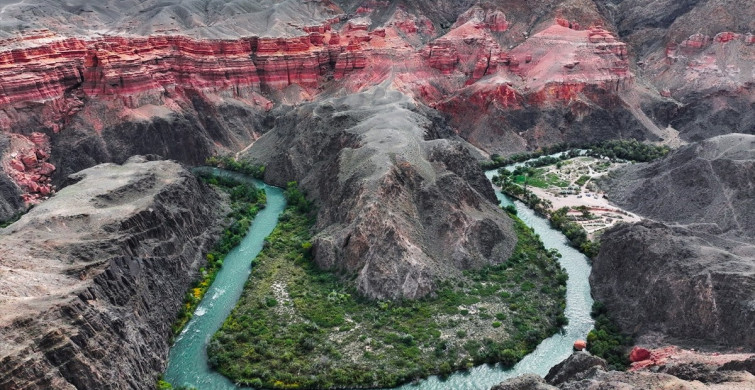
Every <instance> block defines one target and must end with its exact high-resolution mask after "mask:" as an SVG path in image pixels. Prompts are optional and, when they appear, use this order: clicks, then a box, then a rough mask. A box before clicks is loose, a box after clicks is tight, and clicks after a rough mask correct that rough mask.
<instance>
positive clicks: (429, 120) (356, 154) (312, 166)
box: [243, 85, 516, 299]
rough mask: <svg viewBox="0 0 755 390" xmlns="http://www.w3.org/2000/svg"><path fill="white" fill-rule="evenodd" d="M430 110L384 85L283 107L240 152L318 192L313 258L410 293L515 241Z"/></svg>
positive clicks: (374, 294) (498, 258)
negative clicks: (264, 130)
mask: <svg viewBox="0 0 755 390" xmlns="http://www.w3.org/2000/svg"><path fill="white" fill-rule="evenodd" d="M432 115H433V113H432V112H431V111H429V110H428V109H427V108H423V107H422V106H421V105H418V104H417V103H415V102H413V101H412V100H411V99H409V98H407V97H406V96H404V95H402V94H401V93H399V92H397V91H395V90H392V89H391V88H390V87H388V86H385V85H383V86H380V87H376V88H374V89H372V90H370V91H366V92H363V93H360V94H356V95H351V96H349V97H346V98H338V99H329V100H325V101H323V102H321V103H317V104H315V103H313V104H307V105H304V106H302V107H300V108H298V109H296V110H293V111H292V112H291V113H289V114H288V115H286V116H284V117H282V118H280V119H279V120H278V121H277V123H276V126H275V128H273V129H272V130H271V131H269V132H268V133H266V134H265V135H264V136H262V138H260V139H259V140H258V141H257V142H256V143H255V144H254V145H253V146H252V148H251V149H250V150H249V151H248V152H247V153H246V154H244V155H243V158H249V159H251V160H253V161H255V162H257V163H264V164H265V165H266V167H267V168H266V170H265V179H266V180H269V181H271V182H273V183H275V184H285V183H286V182H287V181H291V180H296V181H298V182H299V183H300V185H301V187H302V188H304V189H305V190H307V191H308V192H309V195H310V196H311V197H312V198H313V199H315V200H316V201H317V205H318V206H319V213H318V218H317V226H316V229H317V231H318V233H317V235H316V236H315V238H314V240H313V250H314V257H315V261H316V262H317V264H318V265H319V266H320V267H321V268H323V269H332V270H342V271H345V272H346V273H347V274H351V275H356V284H357V287H358V290H359V291H360V292H361V293H363V294H364V295H365V296H368V297H371V298H380V299H385V298H390V299H395V298H412V299H413V298H420V297H423V296H427V295H429V294H432V293H433V291H434V289H435V287H436V285H437V282H438V281H440V280H443V279H445V278H447V277H451V276H453V275H455V274H458V273H459V272H461V270H464V269H469V268H479V267H482V266H484V265H486V264H495V263H500V262H503V261H505V260H506V259H507V258H508V257H509V255H510V254H511V252H512V250H513V246H514V243H515V242H516V237H515V235H514V233H513V230H512V226H511V221H510V220H509V219H508V218H507V217H506V216H505V215H504V214H503V213H501V211H500V210H499V209H497V208H496V207H495V203H496V202H495V195H494V194H493V192H492V188H491V187H490V185H489V183H488V182H486V179H485V176H484V175H483V172H482V171H481V170H480V169H479V167H478V166H477V164H476V163H475V160H474V158H473V157H472V155H471V154H470V152H469V151H468V150H467V149H466V148H465V147H464V146H463V142H460V141H449V140H445V139H433V138H435V137H437V136H438V135H439V134H444V133H446V134H447V133H449V132H450V130H447V129H445V128H444V127H443V124H442V120H441V119H440V118H437V117H433V116H432ZM280 151H283V152H282V153H281V152H280Z"/></svg>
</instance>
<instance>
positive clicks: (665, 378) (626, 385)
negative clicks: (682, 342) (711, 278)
mask: <svg viewBox="0 0 755 390" xmlns="http://www.w3.org/2000/svg"><path fill="white" fill-rule="evenodd" d="M751 361H752V358H751V357H750V358H747V357H743V356H742V355H727V356H724V355H721V356H713V355H703V354H695V353H684V352H683V351H677V352H676V353H675V354H674V355H673V358H671V359H668V360H667V361H663V362H659V365H656V366H653V367H652V370H651V369H650V367H647V368H645V369H640V370H633V371H629V372H622V371H608V370H606V362H605V360H603V359H601V358H598V357H595V356H592V355H590V354H588V353H586V352H575V353H574V354H572V355H571V356H570V357H568V358H567V359H566V360H564V361H563V362H561V363H559V364H558V365H556V366H555V367H553V368H552V369H551V370H550V372H548V375H547V376H546V377H545V380H543V378H540V377H539V376H537V375H522V376H519V377H516V378H512V379H509V380H507V381H504V382H502V383H501V384H499V385H496V386H493V387H492V388H491V390H509V389H511V390H598V389H600V390H624V389H671V388H673V389H690V390H692V389H695V390H697V389H700V390H702V389H721V390H739V389H741V390H745V389H750V388H752V386H755V376H754V375H753V374H752V373H751V372H749V371H748V368H749V364H750V363H749V362H751Z"/></svg>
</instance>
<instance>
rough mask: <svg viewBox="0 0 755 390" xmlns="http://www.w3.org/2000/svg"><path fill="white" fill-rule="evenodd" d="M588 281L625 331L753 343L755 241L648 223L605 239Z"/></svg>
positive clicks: (613, 232)
mask: <svg viewBox="0 0 755 390" xmlns="http://www.w3.org/2000/svg"><path fill="white" fill-rule="evenodd" d="M590 283H591V286H592V292H593V296H594V297H595V299H596V300H598V301H601V302H603V303H605V304H606V307H607V308H608V311H609V313H611V316H612V317H613V318H614V319H615V320H616V321H617V323H618V325H619V326H620V327H621V329H622V330H623V331H624V332H626V333H629V334H634V335H643V334H647V333H648V332H651V331H657V332H660V333H662V334H665V335H668V336H672V337H675V338H678V339H681V340H686V342H685V344H687V343H694V342H697V341H701V340H704V341H706V342H707V343H713V344H719V345H728V346H732V347H734V346H747V347H749V348H755V337H753V335H755V333H754V332H753V329H755V246H754V245H752V244H751V243H750V244H747V243H744V242H739V241H731V240H726V239H723V238H720V237H717V236H714V235H709V234H705V233H701V232H699V231H694V230H691V229H687V228H683V227H671V226H667V225H665V224H662V223H658V222H650V221H644V222H640V223H638V224H634V225H620V226H617V227H615V228H613V229H611V230H609V231H607V232H606V233H604V235H603V236H602V237H601V248H600V253H599V255H598V256H597V258H596V259H594V261H593V268H592V273H591V274H590Z"/></svg>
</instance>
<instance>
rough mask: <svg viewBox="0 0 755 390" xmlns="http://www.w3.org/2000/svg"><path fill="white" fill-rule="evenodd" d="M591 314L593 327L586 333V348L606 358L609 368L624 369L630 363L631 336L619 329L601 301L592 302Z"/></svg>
mask: <svg viewBox="0 0 755 390" xmlns="http://www.w3.org/2000/svg"><path fill="white" fill-rule="evenodd" d="M591 315H592V317H593V318H594V319H595V328H594V329H593V330H591V331H590V333H589V334H588V335H587V350H588V351H590V353H592V354H593V355H595V356H600V357H602V358H603V359H606V362H608V368H609V369H612V370H622V371H623V370H626V369H627V368H628V367H629V364H630V362H629V350H630V348H631V347H632V338H631V337H630V336H627V335H624V334H622V333H621V332H620V331H619V327H618V326H616V324H615V323H614V322H613V321H612V320H611V318H610V317H609V316H608V311H607V310H606V307H605V306H604V305H603V304H602V303H600V302H598V301H595V302H594V303H593V305H592V313H591Z"/></svg>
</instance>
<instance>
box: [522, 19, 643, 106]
mask: <svg viewBox="0 0 755 390" xmlns="http://www.w3.org/2000/svg"><path fill="white" fill-rule="evenodd" d="M509 60H510V63H509V69H510V70H511V71H513V72H514V73H516V74H518V75H519V76H520V77H522V78H523V79H524V80H525V81H526V82H527V84H528V87H529V89H530V91H532V92H533V93H534V96H533V97H532V98H531V101H532V102H534V103H537V102H544V101H550V100H573V99H576V98H577V97H578V96H579V95H580V94H581V93H583V91H584V90H585V88H586V87H587V86H590V89H595V88H600V89H603V90H606V91H614V92H618V91H621V90H624V89H626V88H628V87H629V85H631V83H632V81H633V77H632V75H631V73H630V72H629V62H628V61H627V48H626V44H624V43H623V42H619V41H617V40H616V38H615V37H614V36H613V34H611V33H610V32H609V31H607V30H605V29H603V28H600V27H591V28H590V29H587V30H575V29H572V28H567V27H564V26H562V25H561V24H560V23H559V24H555V25H553V26H551V27H549V28H547V29H545V30H543V31H541V32H539V33H537V34H535V35H533V36H532V37H531V38H530V39H528V40H527V41H526V42H525V43H523V44H521V45H519V46H518V47H516V48H515V49H514V50H512V51H511V52H510V53H509Z"/></svg>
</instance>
